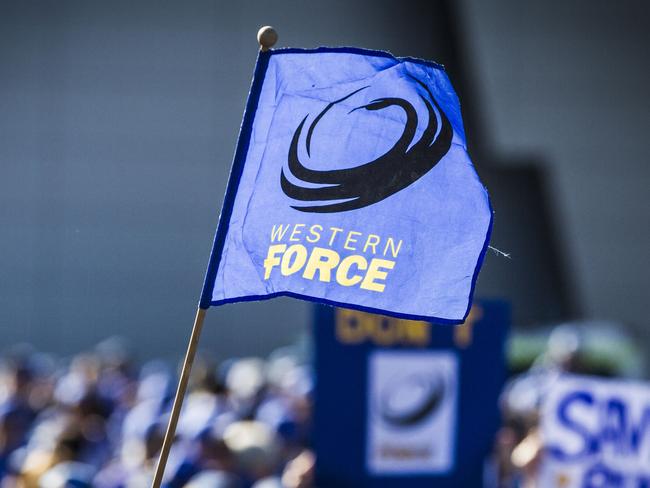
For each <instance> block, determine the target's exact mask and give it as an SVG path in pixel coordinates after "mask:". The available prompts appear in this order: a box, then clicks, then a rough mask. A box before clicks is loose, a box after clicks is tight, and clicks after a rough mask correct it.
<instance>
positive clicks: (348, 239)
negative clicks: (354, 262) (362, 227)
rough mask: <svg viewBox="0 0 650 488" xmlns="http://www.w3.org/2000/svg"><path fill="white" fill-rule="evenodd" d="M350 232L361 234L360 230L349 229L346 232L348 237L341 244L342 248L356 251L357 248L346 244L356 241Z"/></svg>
mask: <svg viewBox="0 0 650 488" xmlns="http://www.w3.org/2000/svg"><path fill="white" fill-rule="evenodd" d="M352 234H356V235H358V236H360V235H361V232H357V231H355V230H351V231H350V232H348V238H347V239H346V240H345V244H343V248H344V249H347V250H348V251H356V250H357V249H356V248H355V247H349V246H348V244H354V243H355V242H357V240H356V239H355V238H353V237H352Z"/></svg>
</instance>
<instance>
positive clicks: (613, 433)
mask: <svg viewBox="0 0 650 488" xmlns="http://www.w3.org/2000/svg"><path fill="white" fill-rule="evenodd" d="M542 435H543V440H544V446H545V451H544V458H543V460H542V464H541V469H540V481H539V486H540V487H543V488H555V487H557V488H650V384H647V383H638V382H630V381H620V380H619V381H615V380H604V379H595V378H587V377H579V376H566V377H564V378H561V379H559V380H558V381H557V383H555V384H554V385H553V386H552V387H551V389H550V391H549V396H548V397H547V399H546V400H545V402H544V408H543V412H542Z"/></svg>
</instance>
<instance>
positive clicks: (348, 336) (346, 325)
mask: <svg viewBox="0 0 650 488" xmlns="http://www.w3.org/2000/svg"><path fill="white" fill-rule="evenodd" d="M362 319H363V317H362V316H361V315H360V314H359V313H358V312H354V311H352V310H347V309H345V308H337V309H336V336H337V337H338V339H339V341H341V342H343V343H346V344H355V343H359V342H363V341H364V339H365V333H364V328H363V326H362Z"/></svg>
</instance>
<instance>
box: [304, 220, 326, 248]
mask: <svg viewBox="0 0 650 488" xmlns="http://www.w3.org/2000/svg"><path fill="white" fill-rule="evenodd" d="M314 229H318V231H315V230H314ZM322 231H323V226H322V225H318V224H314V225H312V226H311V227H310V228H309V233H310V234H311V235H312V236H314V237H313V238H311V239H310V238H309V236H307V238H306V239H307V242H311V243H312V244H313V243H315V242H318V241H319V240H320V233H321V232H322Z"/></svg>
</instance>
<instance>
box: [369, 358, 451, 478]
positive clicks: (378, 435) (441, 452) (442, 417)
mask: <svg viewBox="0 0 650 488" xmlns="http://www.w3.org/2000/svg"><path fill="white" fill-rule="evenodd" d="M369 362H370V364H369V374H368V388H369V391H368V393H369V394H368V410H369V411H368V440H367V450H366V459H367V468H368V471H369V472H370V473H372V474H375V475H395V474H410V473H411V474H444V473H447V472H449V471H451V470H452V469H453V467H454V449H455V436H456V416H457V404H458V359H457V357H456V355H455V354H454V353H453V352H449V351H429V350H427V351H408V352H406V351H405V352H402V351H399V352H396V351H377V352H375V353H373V354H372V355H371V356H370V358H369Z"/></svg>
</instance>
